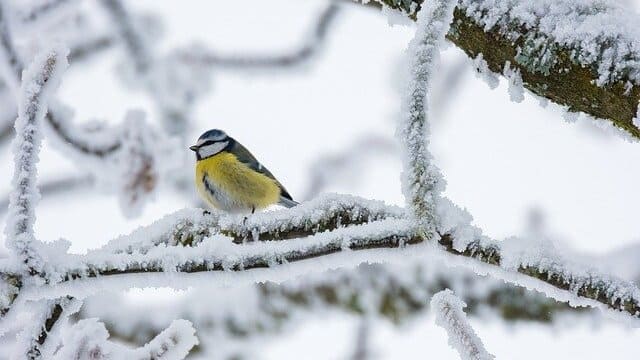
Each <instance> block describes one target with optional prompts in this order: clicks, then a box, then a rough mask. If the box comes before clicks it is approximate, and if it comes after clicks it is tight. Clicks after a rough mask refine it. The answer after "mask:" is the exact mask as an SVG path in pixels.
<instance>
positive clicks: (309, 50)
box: [180, 0, 340, 70]
mask: <svg viewBox="0 0 640 360" xmlns="http://www.w3.org/2000/svg"><path fill="white" fill-rule="evenodd" d="M339 10H340V6H339V5H338V4H337V1H336V0H329V5H327V7H326V8H325V9H324V10H323V11H322V13H321V14H320V16H319V17H318V20H317V21H316V23H315V25H314V27H313V31H312V32H311V36H310V37H309V39H308V40H307V41H306V42H305V43H304V45H302V47H300V48H298V49H296V50H295V51H293V52H292V53H289V54H284V55H272V56H268V55H264V56H260V55H241V56H230V55H221V54H218V53H216V52H215V51H213V50H209V49H197V50H183V51H181V52H180V58H182V59H183V60H184V61H186V62H189V63H195V64H200V65H208V66H216V67H224V68H230V69H241V70H245V69H247V68H278V67H288V66H294V65H297V64H299V63H302V62H304V61H306V60H308V59H310V58H311V57H313V56H314V55H315V54H317V53H318V51H319V50H320V48H321V46H322V44H323V43H324V42H325V39H326V37H327V32H328V30H329V27H330V26H331V23H332V22H333V21H334V19H335V18H336V16H337V15H338V12H339Z"/></svg>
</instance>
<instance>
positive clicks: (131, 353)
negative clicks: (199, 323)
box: [53, 319, 198, 360]
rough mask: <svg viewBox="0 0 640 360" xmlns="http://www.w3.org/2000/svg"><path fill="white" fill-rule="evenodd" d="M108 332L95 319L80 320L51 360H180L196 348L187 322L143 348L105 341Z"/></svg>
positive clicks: (175, 326)
mask: <svg viewBox="0 0 640 360" xmlns="http://www.w3.org/2000/svg"><path fill="white" fill-rule="evenodd" d="M108 338H109V332H108V331H107V329H106V328H105V326H104V324H103V323H101V322H99V321H98V320H97V319H85V320H80V321H79V322H77V323H76V324H74V325H73V326H72V327H71V328H70V329H68V330H67V332H66V334H65V335H64V338H63V341H62V344H63V346H62V348H61V349H60V350H59V351H58V352H57V353H56V354H55V356H54V357H53V359H54V360H74V359H75V360H84V359H86V360H89V359H91V360H100V359H104V360H106V359H135V360H180V359H184V358H185V357H186V356H187V355H188V354H189V351H190V350H191V349H192V348H193V347H194V346H196V345H198V338H197V337H196V336H195V329H194V328H193V326H192V325H191V323H190V322H189V321H186V320H175V321H173V322H172V323H171V325H170V326H169V327H168V328H167V329H165V330H164V331H162V332H161V333H160V334H158V335H157V336H156V337H155V338H153V339H152V340H151V341H150V342H149V343H147V344H146V345H144V346H142V347H140V348H137V349H130V348H127V347H125V346H123V345H120V344H118V343H115V342H111V341H109V340H108Z"/></svg>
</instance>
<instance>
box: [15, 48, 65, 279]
mask: <svg viewBox="0 0 640 360" xmlns="http://www.w3.org/2000/svg"><path fill="white" fill-rule="evenodd" d="M66 54H67V50H66V49H62V48H53V49H50V50H47V51H45V52H43V53H42V54H40V55H39V56H37V57H36V58H35V60H34V61H33V63H32V64H31V65H30V67H29V69H28V70H27V71H26V72H25V73H24V77H23V81H22V89H21V96H20V101H19V103H18V119H17V120H16V138H15V140H14V142H13V149H14V161H15V169H14V173H13V174H14V175H13V182H12V184H13V192H12V194H11V198H10V201H9V210H8V218H7V227H6V230H5V233H6V236H7V246H8V247H9V248H11V249H12V250H13V251H14V252H15V253H16V254H17V256H18V258H19V259H20V260H21V261H22V262H24V264H25V266H26V268H27V269H28V271H29V273H31V274H32V275H34V274H36V273H41V272H42V270H43V268H44V263H43V259H42V258H41V255H40V254H38V251H37V250H36V244H35V242H36V239H35V235H34V230H33V225H34V223H35V205H36V202H37V201H38V199H39V197H40V194H39V192H38V188H37V185H36V174H37V169H36V163H37V161H38V153H39V151H40V144H41V143H42V134H41V127H42V121H43V118H44V116H45V113H46V112H47V101H48V98H49V96H50V94H51V92H52V91H54V90H55V89H56V87H57V86H58V83H59V82H60V74H61V73H62V72H63V71H64V70H65V68H66V67H67V65H68V64H67V59H66Z"/></svg>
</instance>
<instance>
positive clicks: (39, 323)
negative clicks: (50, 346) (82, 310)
mask: <svg viewBox="0 0 640 360" xmlns="http://www.w3.org/2000/svg"><path fill="white" fill-rule="evenodd" d="M79 305H80V303H79V302H78V301H76V300H75V299H73V298H71V297H62V298H59V299H55V300H41V301H38V302H36V303H34V304H32V306H31V312H32V318H31V319H30V321H29V323H28V325H27V326H25V327H24V328H23V329H22V330H21V331H20V332H19V333H18V335H17V341H16V344H15V347H14V351H13V354H12V357H11V359H15V360H18V359H29V360H36V359H43V358H47V357H46V356H45V342H46V341H47V340H48V338H49V335H50V333H51V332H52V331H53V329H54V326H56V324H58V323H60V320H62V319H64V318H66V317H68V316H69V315H71V314H72V313H75V312H76V311H77V310H78V308H79Z"/></svg>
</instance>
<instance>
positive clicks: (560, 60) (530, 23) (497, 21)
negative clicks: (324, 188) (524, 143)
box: [375, 0, 640, 138]
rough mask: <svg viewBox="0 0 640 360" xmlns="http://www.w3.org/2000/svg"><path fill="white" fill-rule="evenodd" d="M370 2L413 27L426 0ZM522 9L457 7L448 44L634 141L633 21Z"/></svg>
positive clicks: (568, 9) (638, 90) (639, 56)
mask: <svg viewBox="0 0 640 360" xmlns="http://www.w3.org/2000/svg"><path fill="white" fill-rule="evenodd" d="M375 1H376V2H378V3H380V4H383V5H384V6H388V7H390V8H392V9H397V10H400V11H402V12H403V13H405V14H406V15H407V16H408V17H409V18H411V19H414V20H415V18H416V14H417V12H418V11H419V10H420V8H421V6H422V3H423V1H424V0H407V1H398V0H375ZM428 1H432V0H428ZM527 4H529V2H528V1H527V0H518V1H515V2H514V1H511V2H504V3H501V4H500V6H498V7H497V8H495V7H494V6H495V2H492V1H484V0H481V1H475V0H473V1H472V0H464V1H460V3H459V4H458V5H457V8H456V10H455V12H454V21H453V24H452V27H451V29H450V30H449V33H448V35H447V39H449V40H450V41H451V42H452V43H454V44H455V45H456V46H458V47H459V48H461V49H462V50H463V51H464V52H465V53H466V54H467V55H468V56H469V57H470V58H472V59H475V58H476V57H478V56H479V55H482V56H483V59H484V60H485V61H486V63H487V65H488V68H489V70H491V71H492V72H494V73H498V74H502V72H503V70H504V69H505V65H506V64H507V63H508V64H509V65H510V67H511V68H515V69H517V70H518V71H519V72H520V74H521V76H522V81H523V85H524V87H525V88H527V89H528V90H529V91H531V92H532V93H534V94H536V95H539V96H542V97H544V98H547V99H549V100H551V101H553V102H555V103H557V104H560V105H564V106H567V108H568V110H569V111H573V112H583V113H585V114H588V115H591V116H594V117H596V118H601V119H606V120H609V121H611V123H612V124H614V125H615V126H616V127H618V128H621V129H623V130H625V131H627V132H628V133H630V134H631V135H632V136H634V137H636V138H640V129H638V127H636V125H634V124H633V119H634V118H637V117H638V104H639V102H640V86H639V85H640V81H639V80H640V66H639V65H638V64H640V45H638V44H640V39H638V37H637V36H636V31H635V27H636V24H637V17H636V15H629V14H628V11H625V10H622V9H619V8H616V7H615V5H612V4H605V3H602V2H597V1H594V2H593V3H591V4H590V3H585V4H583V3H577V4H575V5H573V4H572V3H569V2H555V1H549V2H546V1H545V2H544V5H543V4H542V3H541V4H540V8H541V9H544V10H541V11H539V12H538V13H536V12H534V11H533V10H528V9H527V7H526V6H527ZM543 18H544V20H543ZM551 19H553V20H551ZM543 22H544V25H543ZM592 23H597V24H598V25H596V26H597V28H593V27H590V26H591V24H592ZM607 24H609V25H610V26H606V25H607ZM568 27H571V30H569V31H565V29H566V28H568Z"/></svg>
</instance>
